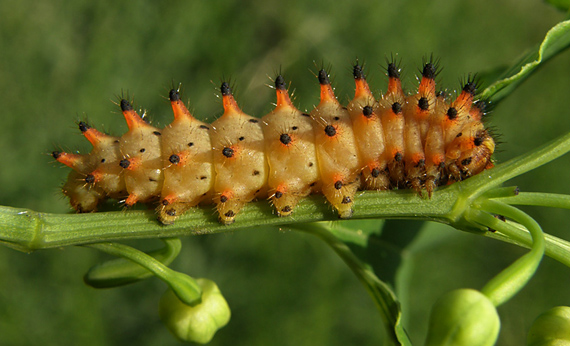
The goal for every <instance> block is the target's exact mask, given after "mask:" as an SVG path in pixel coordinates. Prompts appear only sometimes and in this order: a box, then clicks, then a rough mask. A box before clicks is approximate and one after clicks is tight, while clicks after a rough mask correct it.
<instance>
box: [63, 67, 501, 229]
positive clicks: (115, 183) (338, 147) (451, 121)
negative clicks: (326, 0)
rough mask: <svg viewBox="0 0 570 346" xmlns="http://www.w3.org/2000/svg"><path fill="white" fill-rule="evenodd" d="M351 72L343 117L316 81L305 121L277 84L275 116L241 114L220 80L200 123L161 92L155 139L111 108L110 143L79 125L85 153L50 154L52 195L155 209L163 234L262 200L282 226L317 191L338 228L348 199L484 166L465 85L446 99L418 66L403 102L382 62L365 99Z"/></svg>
mask: <svg viewBox="0 0 570 346" xmlns="http://www.w3.org/2000/svg"><path fill="white" fill-rule="evenodd" d="M353 74H354V80H355V82H356V93H355V97H354V99H353V100H352V101H351V102H350V103H349V104H348V106H346V107H343V106H342V105H341V104H340V103H339V102H338V101H337V99H336V97H335V95H334V92H333V88H332V87H331V84H330V81H329V76H328V73H327V72H326V71H325V70H321V71H319V73H318V79H319V83H320V88H321V93H320V103H319V105H318V106H317V107H315V108H314V109H313V110H312V111H311V112H310V114H307V113H303V112H301V111H299V110H298V109H297V108H296V107H295V106H294V105H293V104H292V102H291V99H290V97H289V94H288V91H287V87H286V84H285V81H284V79H283V77H282V76H280V75H279V76H277V78H276V79H275V90H276V92H277V103H276V107H275V109H274V110H273V111H272V112H271V113H269V114H267V115H266V116H264V117H263V118H261V119H258V118H254V117H251V116H249V115H247V114H245V113H243V112H242V111H241V109H240V108H239V107H238V105H237V103H236V101H235V99H234V97H233V95H232V92H231V89H230V87H229V85H228V83H226V82H224V83H222V86H221V94H222V100H223V107H224V113H223V115H222V116H221V117H220V118H218V119H217V120H215V121H214V122H213V123H212V124H206V123H203V122H201V121H199V120H196V119H195V118H194V117H192V115H191V114H190V112H189V111H188V109H187V108H186V107H185V106H184V104H183V103H182V101H181V100H180V94H179V91H178V90H174V89H173V90H171V91H170V102H171V105H172V109H173V111H174V121H173V122H172V123H171V124H170V125H168V126H166V127H165V128H164V129H162V130H160V129H157V128H155V127H153V126H151V125H149V124H148V123H147V122H145V121H144V120H143V119H142V118H141V117H140V116H139V115H138V114H137V113H136V112H135V111H134V110H133V107H132V106H131V104H130V103H129V102H128V101H127V100H125V99H123V100H121V102H120V106H121V110H122V113H123V115H124V117H125V119H126V122H127V125H128V128H129V131H128V132H127V133H125V134H124V135H123V136H121V137H113V136H109V135H106V134H104V133H101V132H99V131H97V130H96V129H94V128H92V127H90V126H89V125H87V124H86V123H85V122H80V123H79V129H80V130H81V132H82V133H83V135H84V136H85V137H86V138H87V139H88V140H89V142H91V144H92V145H93V150H92V151H91V153H89V154H86V155H80V154H71V153H65V152H60V151H55V152H53V157H54V158H55V159H56V160H57V161H59V162H61V163H63V164H65V165H67V166H69V167H71V168H72V169H73V171H72V172H71V173H70V174H69V177H68V180H67V182H66V183H65V185H64V186H63V192H64V194H65V195H67V196H68V197H69V198H70V203H71V205H72V206H73V208H75V210H77V211H78V212H92V211H95V210H96V209H97V205H98V204H99V202H101V201H102V200H104V199H106V198H114V199H119V200H124V203H125V205H126V206H132V205H134V204H135V203H137V202H143V203H146V202H152V201H155V200H159V203H158V208H157V209H158V214H159V216H158V218H159V220H160V221H161V222H162V223H164V224H171V223H173V222H174V221H175V219H176V218H177V217H178V216H180V215H182V214H183V213H184V212H185V211H186V210H188V209H189V208H192V207H194V206H196V205H198V204H199V203H208V202H213V203H215V204H216V208H217V211H218V215H219V219H220V222H222V223H224V224H231V223H232V222H234V220H235V216H236V214H237V213H238V212H239V211H240V209H241V208H242V207H243V206H244V205H245V204H246V203H248V202H250V201H252V200H253V199H255V198H269V199H270V200H271V202H272V203H273V205H274V206H275V209H276V213H277V215H279V216H288V215H291V213H293V211H294V208H295V206H296V205H297V203H298V201H299V200H300V199H301V198H303V197H305V196H307V195H309V194H311V193H322V194H323V195H324V196H325V197H326V199H327V200H328V202H329V203H330V204H331V205H332V206H333V207H334V208H335V209H336V210H337V212H338V215H339V217H340V218H349V217H351V215H352V206H353V203H354V197H355V194H356V192H357V191H358V190H359V189H366V190H386V189H394V188H398V189H401V188H412V189H414V190H415V191H417V192H418V194H420V195H421V194H422V190H424V189H425V191H427V193H428V195H429V196H431V194H432V193H433V191H434V189H435V188H436V187H437V186H441V185H445V184H449V183H452V182H455V181H460V180H462V179H465V178H467V177H469V176H472V175H474V174H477V173H480V172H481V171H483V170H484V169H487V168H490V167H492V166H493V163H492V160H491V155H492V154H493V152H494V150H495V142H494V140H493V138H492V137H491V136H490V134H489V132H488V131H487V130H486V129H485V127H484V125H483V123H482V116H483V113H484V111H483V105H484V102H480V101H476V100H474V97H475V92H476V83H475V81H474V79H473V78H471V77H469V78H467V81H466V83H465V84H464V86H463V89H462V90H461V92H460V93H459V95H458V96H457V97H456V98H455V99H450V98H449V96H448V95H446V94H445V93H444V92H436V85H435V76H436V74H437V66H436V64H435V63H434V62H432V61H431V60H430V61H429V62H427V63H425V64H424V66H423V70H422V72H421V81H420V85H419V88H418V91H417V93H415V94H412V95H406V94H405V93H404V91H403V90H402V86H401V81H400V70H399V68H398V66H397V65H396V64H395V63H394V62H391V63H389V64H388V68H387V74H388V90H387V92H386V94H384V95H382V97H381V98H380V100H379V101H376V100H375V98H374V96H373V95H372V93H371V91H370V89H369V86H368V83H367V82H366V79H365V76H364V74H363V70H362V67H361V66H360V65H359V64H358V63H357V64H356V65H355V66H354V69H353Z"/></svg>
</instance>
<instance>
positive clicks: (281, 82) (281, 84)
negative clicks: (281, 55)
mask: <svg viewBox="0 0 570 346" xmlns="http://www.w3.org/2000/svg"><path fill="white" fill-rule="evenodd" d="M275 89H277V90H287V85H285V78H283V76H282V75H278V76H277V78H275Z"/></svg>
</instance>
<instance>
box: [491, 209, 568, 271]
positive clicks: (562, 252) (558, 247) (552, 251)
mask: <svg viewBox="0 0 570 346" xmlns="http://www.w3.org/2000/svg"><path fill="white" fill-rule="evenodd" d="M493 219H494V220H490V223H489V224H488V225H489V227H490V228H492V229H495V230H496V232H487V233H485V234H484V235H485V236H486V237H489V238H493V239H498V240H501V241H504V242H507V243H511V244H515V245H518V246H522V247H526V248H530V247H531V245H532V237H531V236H530V233H529V231H528V230H527V229H526V228H525V227H524V226H522V225H520V224H518V223H516V222H512V221H509V220H507V221H501V220H499V219H497V218H493ZM544 240H545V241H546V247H545V254H546V255H547V256H548V257H550V258H552V259H555V260H557V261H558V262H560V263H562V264H564V265H566V266H567V267H570V242H568V241H566V240H564V239H560V238H558V237H555V236H553V235H550V234H546V233H545V234H544Z"/></svg>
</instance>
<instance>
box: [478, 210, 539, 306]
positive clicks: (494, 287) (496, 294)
mask: <svg viewBox="0 0 570 346" xmlns="http://www.w3.org/2000/svg"><path fill="white" fill-rule="evenodd" d="M480 208H481V210H480V211H479V212H477V211H476V210H473V211H472V212H469V213H468V215H467V217H468V218H470V219H471V220H472V221H473V222H479V223H482V224H484V225H486V226H487V227H490V226H488V225H489V224H490V223H491V222H490V219H495V217H493V216H492V215H491V214H488V213H493V214H498V215H503V216H506V217H509V218H511V219H513V220H516V221H517V222H520V223H521V224H523V225H525V226H526V227H527V228H528V229H529V231H530V233H531V236H532V247H531V250H530V252H529V253H527V254H525V255H524V256H522V257H521V258H519V259H518V260H516V261H515V262H514V263H513V264H511V265H510V266H509V267H507V268H506V269H505V270H503V271H502V272H500V273H499V274H498V275H497V276H495V277H494V278H493V279H491V280H490V281H489V282H488V283H487V284H486V285H485V287H483V289H482V290H481V292H482V293H483V294H485V295H486V296H487V297H488V298H489V299H490V300H491V301H492V302H493V304H494V305H495V306H499V305H501V304H502V303H504V302H506V301H508V300H509V299H510V298H511V297H512V296H514V295H515V294H516V293H517V292H518V291H520V290H521V289H522V288H523V287H524V286H525V285H526V283H527V282H528V280H530V279H531V278H532V276H533V275H534V273H535V272H536V269H537V268H538V265H539V264H540V261H541V259H542V256H543V255H544V248H545V241H544V235H543V233H542V229H541V228H540V225H539V224H538V223H537V222H536V221H535V220H534V219H533V218H531V217H530V216H528V215H527V214H525V213H524V212H522V211H521V210H519V209H517V208H514V207H512V206H509V205H506V204H503V203H500V202H496V201H490V200H483V201H481V203H480ZM485 212H487V213H485ZM494 226H496V227H498V229H500V230H501V231H502V232H503V233H506V234H508V232H509V230H508V229H507V228H505V227H502V225H501V224H496V223H494Z"/></svg>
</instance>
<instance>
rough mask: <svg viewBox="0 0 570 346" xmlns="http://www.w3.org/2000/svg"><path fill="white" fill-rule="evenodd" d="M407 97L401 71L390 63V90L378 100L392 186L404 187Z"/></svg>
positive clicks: (385, 153)
mask: <svg viewBox="0 0 570 346" xmlns="http://www.w3.org/2000/svg"><path fill="white" fill-rule="evenodd" d="M405 101H406V97H405V94H404V91H403V90H402V82H401V81H400V71H399V69H398V68H397V67H396V65H395V64H394V63H390V64H388V92H387V93H386V94H385V95H383V96H382V98H381V99H380V100H379V102H378V108H377V112H378V114H379V115H380V120H381V122H382V129H383V130H384V139H385V141H386V150H385V151H384V155H383V160H384V161H385V162H386V164H387V167H388V171H389V177H390V181H391V186H393V187H395V188H399V187H404V184H405V171H404V148H405V141H404V128H405V125H406V122H405V116H404V112H403V111H404V106H405Z"/></svg>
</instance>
